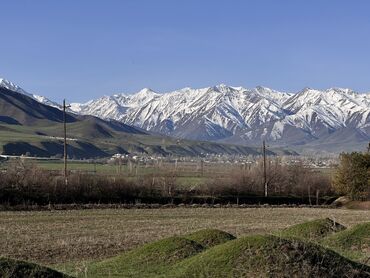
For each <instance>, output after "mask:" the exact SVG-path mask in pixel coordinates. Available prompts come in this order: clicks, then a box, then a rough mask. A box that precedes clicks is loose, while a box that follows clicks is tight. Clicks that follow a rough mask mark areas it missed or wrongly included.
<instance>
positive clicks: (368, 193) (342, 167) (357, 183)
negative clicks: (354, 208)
mask: <svg viewBox="0 0 370 278" xmlns="http://www.w3.org/2000/svg"><path fill="white" fill-rule="evenodd" d="M333 186H334V188H335V190H336V191H337V192H338V193H339V194H342V195H347V196H349V197H350V198H351V199H352V200H366V199H368V198H370V153H358V152H353V153H342V154H341V155H340V163H339V167H338V169H337V172H336V174H335V178H334V180H333Z"/></svg>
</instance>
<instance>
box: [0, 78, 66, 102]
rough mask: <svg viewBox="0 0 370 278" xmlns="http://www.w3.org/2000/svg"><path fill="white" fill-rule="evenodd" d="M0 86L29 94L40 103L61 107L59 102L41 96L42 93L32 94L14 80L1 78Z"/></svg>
mask: <svg viewBox="0 0 370 278" xmlns="http://www.w3.org/2000/svg"><path fill="white" fill-rule="evenodd" d="M0 87H2V88H5V89H8V90H11V91H13V92H17V93H20V94H24V95H26V96H29V97H31V98H33V99H35V100H37V101H38V102H40V103H43V104H46V105H49V106H53V107H56V108H60V107H61V106H60V105H59V104H58V103H56V102H54V101H51V100H49V99H48V98H46V97H43V96H40V95H35V94H30V93H28V92H27V91H25V90H23V89H22V88H21V87H19V86H18V85H16V84H14V83H13V82H10V81H9V80H6V79H3V78H0Z"/></svg>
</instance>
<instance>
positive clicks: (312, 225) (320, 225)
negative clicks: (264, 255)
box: [278, 218, 346, 240]
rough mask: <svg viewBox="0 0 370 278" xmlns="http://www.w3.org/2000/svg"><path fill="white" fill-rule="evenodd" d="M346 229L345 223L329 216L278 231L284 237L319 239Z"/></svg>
mask: <svg viewBox="0 0 370 278" xmlns="http://www.w3.org/2000/svg"><path fill="white" fill-rule="evenodd" d="M344 229H346V227H344V226H343V225H341V224H339V223H336V222H334V221H333V220H331V219H329V218H325V219H317V220H313V221H309V222H305V223H302V224H297V225H294V226H292V227H289V228H287V229H284V230H282V231H279V232H278V235H280V236H282V237H292V238H301V239H307V240H319V239H322V238H324V237H326V236H328V235H331V234H333V233H336V232H339V231H342V230H344Z"/></svg>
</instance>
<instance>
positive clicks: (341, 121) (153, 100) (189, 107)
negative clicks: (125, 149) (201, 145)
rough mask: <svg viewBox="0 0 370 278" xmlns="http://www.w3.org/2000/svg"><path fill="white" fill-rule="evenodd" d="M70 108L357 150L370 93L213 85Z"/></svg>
mask: <svg viewBox="0 0 370 278" xmlns="http://www.w3.org/2000/svg"><path fill="white" fill-rule="evenodd" d="M71 110H72V111H73V112H75V113H77V114H83V115H85V114H86V115H94V116H97V117H100V118H104V119H115V120H117V121H120V122H123V123H126V124H129V125H133V126H137V127H140V128H142V129H145V130H149V131H154V132H158V133H161V134H166V135H169V136H175V137H180V138H186V139H192V140H207V141H216V142H227V143H233V144H242V145H260V143H261V141H262V140H263V139H265V140H267V141H268V142H269V144H270V145H275V146H283V147H290V148H293V149H296V150H300V151H302V150H326V151H329V152H332V151H333V152H340V151H345V150H357V149H363V148H364V146H366V145H367V142H368V141H369V139H370V117H369V113H370V94H360V93H357V92H354V91H352V90H349V89H341V88H330V89H327V90H324V91H320V90H315V89H311V88H305V89H303V90H301V91H299V92H297V93H287V92H279V91H276V90H272V89H269V88H265V87H260V86H259V87H256V88H253V89H246V88H243V87H230V86H226V85H218V86H213V87H207V88H203V89H191V88H184V89H181V90H177V91H173V92H169V93H164V94H160V93H157V92H154V91H153V90H151V89H143V90H141V91H140V92H138V93H135V94H131V95H130V94H115V95H112V96H104V97H102V98H99V99H96V100H91V101H89V102H87V103H83V104H81V103H73V104H72V106H71Z"/></svg>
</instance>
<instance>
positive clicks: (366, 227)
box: [322, 222, 370, 264]
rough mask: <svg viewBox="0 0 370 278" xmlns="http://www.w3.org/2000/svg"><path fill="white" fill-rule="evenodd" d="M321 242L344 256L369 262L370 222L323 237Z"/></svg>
mask: <svg viewBox="0 0 370 278" xmlns="http://www.w3.org/2000/svg"><path fill="white" fill-rule="evenodd" d="M322 244H323V245H325V246H328V247H330V248H331V249H333V250H335V251H337V252H338V253H340V254H342V255H343V256H345V257H348V258H350V259H353V260H356V261H361V262H364V263H368V264H369V263H370V222H367V223H362V224H358V225H356V226H354V227H352V228H350V229H347V230H344V231H341V232H339V233H336V234H333V235H331V236H329V237H327V238H325V239H323V241H322Z"/></svg>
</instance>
